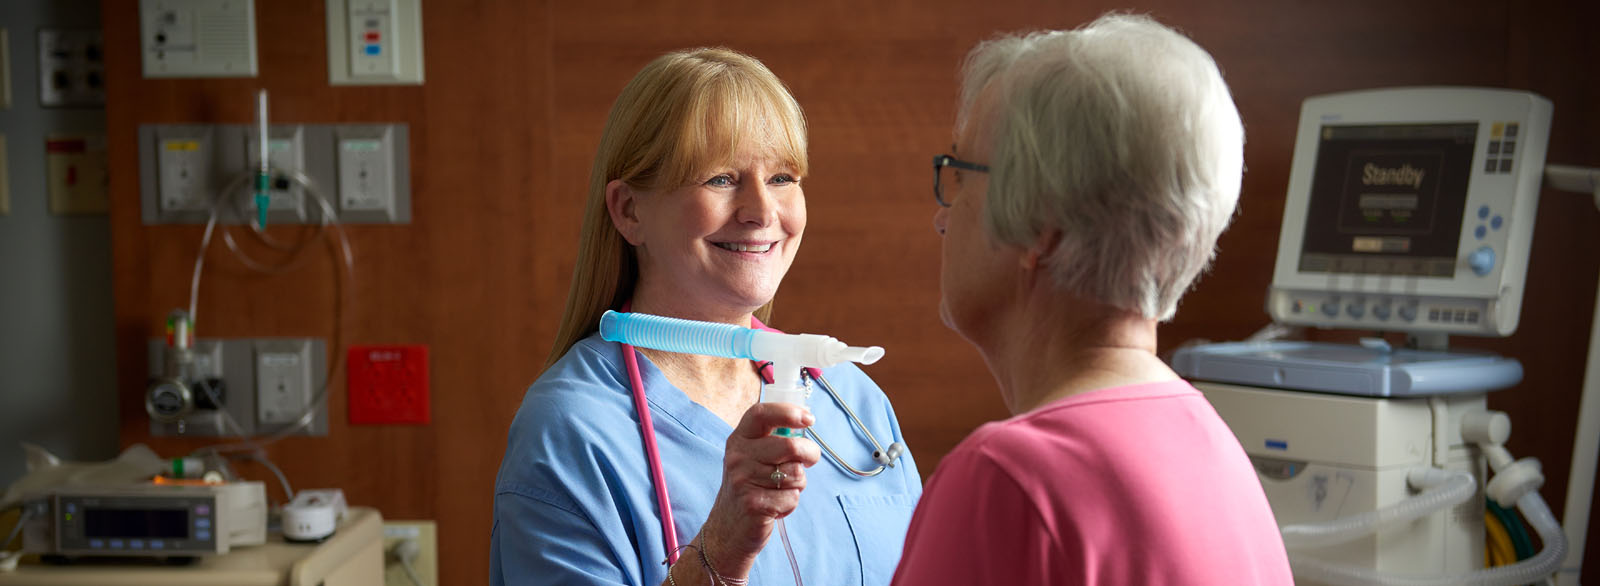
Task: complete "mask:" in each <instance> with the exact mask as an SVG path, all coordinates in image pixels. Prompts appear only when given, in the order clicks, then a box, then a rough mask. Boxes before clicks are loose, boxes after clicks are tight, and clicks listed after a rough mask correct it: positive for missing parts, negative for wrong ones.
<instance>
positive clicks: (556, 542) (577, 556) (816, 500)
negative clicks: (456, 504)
mask: <svg viewBox="0 0 1600 586" xmlns="http://www.w3.org/2000/svg"><path fill="white" fill-rule="evenodd" d="M639 372H640V375H641V378H642V379H643V381H644V386H645V400H646V401H647V402H648V404H649V406H650V416H651V419H652V422H653V423H654V425H655V432H656V442H657V446H658V447H659V448H660V450H661V462H662V465H663V468H664V469H665V475H666V479H667V490H668V495H669V496H670V498H671V500H672V518H673V521H674V522H675V523H676V525H677V534H678V543H679V544H684V543H689V541H690V540H691V539H693V538H694V537H695V535H697V534H698V533H699V532H700V526H701V525H702V524H703V523H704V522H705V520H706V515H707V514H709V512H710V511H711V504H712V502H713V501H714V500H715V499H716V496H717V491H718V489H719V488H720V487H721V483H722V458H723V451H724V446H725V445H726V443H727V439H728V436H729V435H730V434H732V433H733V428H732V427H729V426H728V424H727V422H725V421H723V420H722V419H721V418H719V417H717V416H716V415H715V414H713V413H712V412H711V411H710V410H708V409H706V408H704V407H702V406H700V405H699V404H698V403H695V402H693V401H691V400H690V399H689V397H688V396H687V395H685V394H684V393H683V391H681V390H679V389H678V388H677V387H675V386H673V385H672V383H671V382H670V381H668V380H667V378H666V377H665V376H664V375H663V374H662V373H661V371H660V370H659V369H657V368H656V366H655V364H653V363H651V362H650V360H649V359H648V358H645V357H644V356H643V355H642V354H641V355H640V357H639ZM823 375H824V376H825V377H827V379H828V382H830V383H832V384H833V387H834V390H836V391H838V393H839V397H840V398H841V399H843V400H844V401H845V402H846V403H848V404H849V405H850V407H851V409H854V410H855V413H856V415H857V416H858V417H860V418H861V420H862V422H863V423H865V424H866V426H867V427H868V428H869V429H871V430H872V433H873V435H874V436H876V437H877V438H878V441H879V442H880V443H882V444H883V445H884V446H885V447H887V446H888V445H889V443H890V442H897V441H898V442H903V441H905V440H904V439H903V437H902V436H901V434H900V422H899V421H898V420H897V419H895V415H894V410H893V409H892V408H891V407H890V406H889V400H888V398H887V397H885V396H884V395H883V391H882V390H880V389H879V388H878V386H877V385H876V384H874V383H873V382H872V380H871V379H869V378H867V376H866V374H864V373H862V372H861V370H860V369H859V368H856V366H855V365H853V364H843V365H839V366H835V367H832V368H827V369H824V370H823ZM807 405H808V406H809V407H810V409H811V411H812V413H813V414H814V415H815V416H816V424H815V425H813V427H812V428H813V429H814V430H816V431H817V432H819V433H820V434H821V436H822V439H823V440H825V441H827V442H828V445H829V446H830V447H832V448H833V450H834V451H835V452H837V453H838V454H839V455H840V456H841V457H843V458H844V459H845V461H847V462H849V463H850V464H851V465H852V466H855V467H856V468H857V469H860V470H869V469H871V468H874V467H876V466H877V464H876V463H875V462H873V460H872V447H871V444H869V443H867V440H866V437H865V436H864V435H862V434H861V433H860V432H859V431H857V430H856V428H855V426H854V424H853V423H852V422H851V421H850V420H849V417H848V416H847V415H845V413H844V411H843V410H842V409H840V408H839V406H838V404H836V403H834V401H833V399H832V398H831V397H829V396H828V393H827V392H826V391H823V390H821V389H820V387H818V388H816V390H814V392H813V393H812V395H811V398H810V400H809V401H808V402H807ZM921 494H922V477H921V476H919V475H918V474H917V466H916V463H915V462H914V461H913V460H912V457H911V453H910V451H907V452H906V453H905V455H903V456H901V457H900V460H899V461H898V462H897V463H896V465H895V467H894V468H890V469H888V470H885V471H884V472H883V473H882V474H879V475H877V476H874V477H871V478H861V477H858V476H856V475H854V474H851V473H849V472H847V471H845V470H843V469H841V468H839V467H838V465H837V464H835V463H834V462H833V461H832V460H831V459H830V458H829V457H828V456H827V455H826V454H824V455H823V457H822V460H821V461H819V462H818V463H817V464H816V465H815V466H812V467H811V468H809V469H807V470H806V488H805V490H804V491H802V492H801V495H800V505H799V507H798V508H797V509H795V511H794V513H793V514H791V515H790V516H788V517H787V518H785V521H784V522H785V523H786V524H787V526H788V531H789V539H790V542H791V544H792V545H793V547H794V555H795V558H796V559H797V560H798V561H799V565H800V572H801V577H802V578H803V579H804V580H805V582H806V583H807V584H826V585H848V584H862V585H866V586H878V585H885V584H888V583H889V581H890V578H892V577H893V576H894V569H895V566H896V565H897V564H898V563H899V562H900V550H901V548H902V546H903V545H904V543H905V536H906V529H907V527H908V526H909V525H910V523H911V512H912V509H913V508H914V507H915V505H916V503H917V497H919V496H921ZM490 541H491V544H490V558H489V559H490V562H489V563H490V567H489V572H490V581H491V583H492V584H495V585H496V586H499V585H508V584H514V585H522V584H632V585H637V586H645V585H648V586H656V585H658V584H661V583H663V582H664V581H665V580H666V577H667V574H666V570H667V567H666V566H665V565H662V561H663V560H665V559H667V552H666V546H665V543H664V541H663V540H662V535H661V520H660V515H658V509H657V504H656V499H655V492H654V489H653V487H652V485H651V483H650V471H649V465H648V464H647V460H646V458H645V453H644V443H643V440H642V439H641V438H640V435H639V422H638V418H637V417H636V416H635V413H634V408H633V400H632V397H631V394H630V390H629V386H628V375H627V370H626V366H625V365H624V363H623V359H622V350H621V345H619V344H616V343H613V342H606V341H604V340H601V339H600V336H599V334H595V335H592V336H590V337H588V338H585V339H583V340H581V341H579V342H578V343H577V344H576V345H574V346H573V348H572V350H570V351H568V352H567V354H566V355H565V356H563V357H562V358H561V360H559V361H557V362H556V364H555V365H553V366H551V367H550V369H549V370H547V371H546V372H545V373H544V374H543V375H542V376H540V377H539V380H538V381H536V382H534V384H533V386H532V387H531V388H529V389H528V394H527V395H526V396H525V397H524V398H523V401H522V407H521V408H520V409H518V410H517V417H516V419H515V420H514V421H513V422H512V423H511V432H510V438H509V440H508V442H507V446H506V454H505V459H504V460H502V461H501V464H500V477H499V479H498V480H497V481H496V482H495V496H494V531H493V533H492V535H491V537H490ZM684 555H685V557H684V558H683V559H682V560H681V562H680V563H698V562H696V561H695V560H696V558H695V557H694V554H693V551H692V550H684ZM793 582H794V577H793V575H792V574H791V572H790V569H789V561H788V558H787V556H786V555H785V553H784V550H783V543H782V541H781V540H780V538H779V535H778V532H777V531H776V530H774V531H773V533H772V537H771V538H770V539H768V541H767V546H766V548H765V549H763V550H762V551H761V554H760V555H759V556H757V558H756V564H755V568H754V569H753V570H752V571H751V575H750V583H751V584H753V585H760V584H778V585H781V584H792V583H793Z"/></svg>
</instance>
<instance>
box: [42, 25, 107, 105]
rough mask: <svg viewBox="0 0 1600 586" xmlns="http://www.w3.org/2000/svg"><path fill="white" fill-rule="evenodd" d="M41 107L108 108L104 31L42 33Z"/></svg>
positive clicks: (51, 31) (46, 30)
mask: <svg viewBox="0 0 1600 586" xmlns="http://www.w3.org/2000/svg"><path fill="white" fill-rule="evenodd" d="M39 105H41V106H45V107H47V108H48V107H91V108H103V107H105V105H106V65H105V48H104V45H103V44H102V43H101V40H100V31H98V30H93V29H71V30H69V29H42V30H40V31H39Z"/></svg>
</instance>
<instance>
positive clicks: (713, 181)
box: [705, 173, 799, 187]
mask: <svg viewBox="0 0 1600 586" xmlns="http://www.w3.org/2000/svg"><path fill="white" fill-rule="evenodd" d="M767 182H768V183H772V184H774V185H787V184H790V183H798V182H799V180H798V179H795V178H794V176H793V175H790V174H788V173H779V174H777V175H773V176H772V178H771V179H768V180H767ZM705 184H706V185H707V186H709V187H733V186H735V185H738V184H739V182H738V181H736V180H734V178H733V176H732V175H729V174H726V173H724V174H722V175H718V176H716V177H712V178H710V179H707V180H706V183H705Z"/></svg>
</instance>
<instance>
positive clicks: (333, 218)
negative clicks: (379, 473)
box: [189, 151, 355, 453]
mask: <svg viewBox="0 0 1600 586" xmlns="http://www.w3.org/2000/svg"><path fill="white" fill-rule="evenodd" d="M263 152H265V151H263ZM283 173H284V174H285V175H286V176H288V177H289V179H291V180H293V181H294V182H295V183H298V184H300V186H301V187H304V188H305V189H304V191H305V193H306V194H307V195H309V196H310V197H311V198H312V199H313V200H315V201H316V203H317V208H318V209H319V210H321V212H322V221H321V222H320V224H321V225H322V226H328V225H332V226H333V231H334V234H335V235H336V236H338V243H339V252H340V255H339V256H340V258H339V260H340V261H342V264H343V266H344V271H343V272H342V273H340V275H341V276H342V277H343V279H342V280H343V281H344V283H342V284H341V285H340V286H339V287H338V290H339V293H338V299H336V300H335V302H334V311H335V315H334V338H333V340H332V342H333V347H334V348H338V347H339V345H340V343H341V342H340V341H339V340H340V337H341V336H340V333H341V330H342V328H343V323H344V303H345V300H344V298H345V295H347V294H348V290H349V289H350V283H349V281H351V280H353V276H354V271H355V266H354V265H355V255H354V254H353V253H352V252H351V250H350V239H349V238H348V237H346V236H345V233H344V228H343V227H342V226H341V225H340V224H339V220H338V215H337V214H336V213H335V212H334V210H333V204H332V203H329V201H328V199H327V198H325V197H323V196H322V194H321V191H320V190H319V189H318V188H317V185H316V183H315V182H313V181H312V180H311V178H310V177H307V176H306V175H305V174H304V173H300V172H283ZM249 178H250V175H239V176H238V177H236V178H235V179H234V180H233V181H231V182H229V183H228V185H227V186H226V187H224V188H223V189H222V190H221V191H219V192H217V194H216V195H215V196H214V197H213V198H212V202H211V214H210V218H209V219H208V220H207V221H206V228H205V232H204V234H203V235H202V236H201V238H200V251H199V252H198V253H196V254H195V259H194V274H193V276H192V279H191V280H190V282H189V320H190V322H191V323H197V322H198V320H197V319H196V307H197V304H198V300H199V298H200V275H201V272H202V270H203V269H204V268H205V258H206V251H207V250H209V249H210V247H211V237H212V234H213V233H214V232H215V229H216V226H217V223H218V222H217V220H218V219H219V216H220V214H221V211H222V201H223V200H224V199H227V198H228V197H229V196H230V194H232V193H234V192H235V191H236V190H238V189H239V188H240V187H242V186H243V184H244V182H245V181H247V180H249ZM245 223H246V224H249V223H250V222H249V220H245ZM252 227H253V228H254V227H255V226H252ZM223 230H224V231H223V236H224V238H225V239H227V240H228V243H229V246H228V248H229V249H231V250H233V252H234V254H235V255H237V256H238V257H239V259H240V260H241V261H242V262H244V263H245V264H246V265H248V266H251V267H252V268H256V269H257V270H267V269H263V268H260V267H261V266H262V263H260V262H258V261H254V260H252V259H251V258H250V257H249V256H246V255H245V254H244V253H243V252H242V251H240V250H239V249H238V248H235V247H234V246H233V243H232V240H231V239H229V238H227V236H228V233H227V231H226V230H227V229H226V228H224V229H223ZM258 234H259V232H258ZM295 252H296V253H298V249H296V250H295ZM269 272H270V271H269ZM334 356H335V358H334V360H335V362H334V366H333V368H331V369H329V370H328V378H326V379H324V380H323V381H322V385H321V388H318V389H317V392H316V393H314V394H313V395H312V397H311V401H310V403H309V404H307V405H306V408H305V410H304V411H302V412H301V413H300V417H298V418H296V420H295V422H294V423H291V424H289V425H287V426H285V427H283V428H282V429H280V430H278V431H277V432H276V433H273V434H271V435H269V436H264V437H265V439H261V440H260V441H257V440H256V439H254V438H249V437H245V435H244V433H243V431H244V430H243V428H242V426H240V425H239V423H238V422H237V421H233V416H232V414H231V413H229V412H228V411H227V410H226V409H223V410H222V415H223V417H224V418H225V419H226V420H227V422H228V423H229V424H230V425H232V426H233V427H234V429H235V430H236V432H237V433H239V436H240V439H241V440H242V441H239V442H235V443H229V444H221V445H214V446H209V447H207V448H203V449H201V450H198V451H197V453H199V452H211V453H220V452H223V451H238V450H241V449H253V450H259V449H261V448H263V447H265V446H267V445H269V444H272V443H276V442H277V441H278V440H281V439H283V438H285V437H288V436H290V435H293V434H294V433H296V432H298V431H299V430H300V429H302V428H304V427H306V426H307V425H310V424H311V422H312V421H314V420H315V419H316V417H315V416H316V409H317V406H318V405H320V404H321V403H322V401H323V400H324V399H325V398H326V397H327V394H328V387H329V385H330V384H331V383H332V382H333V378H334V377H335V376H336V375H337V374H338V372H339V368H340V365H341V364H343V360H344V353H343V352H336V353H335V354H334ZM204 390H205V391H206V394H207V395H209V396H210V398H211V399H212V400H213V401H214V402H217V403H219V404H220V403H221V401H220V400H219V399H218V397H216V396H215V394H214V392H213V391H212V390H211V389H210V388H209V386H207V387H205V388H204Z"/></svg>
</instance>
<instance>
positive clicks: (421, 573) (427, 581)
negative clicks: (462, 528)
mask: <svg viewBox="0 0 1600 586" xmlns="http://www.w3.org/2000/svg"><path fill="white" fill-rule="evenodd" d="M407 539H412V540H416V543H417V556H416V557H415V558H413V559H412V560H411V570H412V572H413V573H415V574H416V577H417V581H416V582H412V581H411V577H410V576H408V575H407V574H406V571H405V569H404V568H402V567H401V563H400V561H399V560H394V559H390V558H389V557H388V556H385V559H384V569H383V584H384V586H438V584H439V528H438V524H437V523H435V522H433V521H388V520H386V521H384V522H383V550H384V551H394V550H395V547H396V546H397V545H399V544H400V542H401V541H404V540H407Z"/></svg>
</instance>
